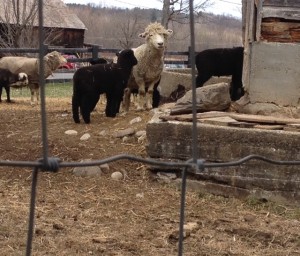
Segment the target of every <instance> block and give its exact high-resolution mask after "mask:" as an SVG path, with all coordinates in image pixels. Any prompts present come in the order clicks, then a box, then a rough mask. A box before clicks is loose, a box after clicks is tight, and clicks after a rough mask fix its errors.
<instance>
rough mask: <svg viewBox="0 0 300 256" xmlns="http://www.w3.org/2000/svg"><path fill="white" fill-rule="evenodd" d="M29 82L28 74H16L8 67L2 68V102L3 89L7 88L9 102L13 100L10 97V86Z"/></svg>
mask: <svg viewBox="0 0 300 256" xmlns="http://www.w3.org/2000/svg"><path fill="white" fill-rule="evenodd" d="M27 84H28V76H27V74H25V73H19V74H14V73H12V72H10V71H9V70H8V69H5V68H0V102H2V99H1V96H2V90H3V88H4V89H5V92H6V97H7V102H11V99H10V86H11V85H15V86H24V85H27Z"/></svg>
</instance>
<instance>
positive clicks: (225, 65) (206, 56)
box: [195, 47, 244, 101]
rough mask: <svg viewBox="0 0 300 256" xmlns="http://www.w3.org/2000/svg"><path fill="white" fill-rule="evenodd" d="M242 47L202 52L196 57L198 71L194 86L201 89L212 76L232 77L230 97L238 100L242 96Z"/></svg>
mask: <svg viewBox="0 0 300 256" xmlns="http://www.w3.org/2000/svg"><path fill="white" fill-rule="evenodd" d="M243 58H244V47H234V48H216V49H208V50H204V51H202V52H200V53H198V54H197V55H196V59H195V63H196V68H197V70H198V76H197V79H196V86H197V87H201V86H203V84H204V83H205V82H206V81H207V80H208V79H210V78H211V77H212V76H229V75H231V76H232V79H231V87H230V97H231V100H233V101H235V100H238V99H239V98H240V97H242V96H243V95H244V89H243V84H242V72H243Z"/></svg>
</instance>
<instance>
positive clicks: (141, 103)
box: [123, 22, 173, 112]
mask: <svg viewBox="0 0 300 256" xmlns="http://www.w3.org/2000/svg"><path fill="white" fill-rule="evenodd" d="M172 34H173V31H172V30H171V29H165V28H164V27H163V26H162V25H161V24H160V23H158V22H154V23H150V24H149V25H148V26H147V27H146V29H145V31H144V32H143V33H141V34H140V35H139V37H141V38H145V40H146V43H144V44H142V45H140V46H139V47H137V48H134V49H133V50H134V55H135V57H136V58H137V60H138V64H137V65H136V66H134V67H133V69H132V73H131V77H130V79H129V81H128V85H127V87H128V88H129V90H125V93H124V102H123V107H124V110H125V112H127V111H128V110H129V105H130V93H131V90H133V89H138V94H139V97H138V98H139V100H138V106H137V109H138V110H143V109H144V108H145V107H146V108H147V109H152V101H153V98H152V95H153V88H154V85H155V84H156V83H157V82H159V80H160V76H161V73H162V71H163V67H164V52H165V49H166V44H167V41H168V38H169V37H170V36H171V35H172Z"/></svg>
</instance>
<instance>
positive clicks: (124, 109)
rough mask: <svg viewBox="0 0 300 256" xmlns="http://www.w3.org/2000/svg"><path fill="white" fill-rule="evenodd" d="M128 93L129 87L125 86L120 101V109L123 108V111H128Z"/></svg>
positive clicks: (129, 93)
mask: <svg viewBox="0 0 300 256" xmlns="http://www.w3.org/2000/svg"><path fill="white" fill-rule="evenodd" d="M130 95H131V91H130V89H129V88H125V90H124V97H123V102H122V109H123V112H125V113H126V112H128V111H129V106H130Z"/></svg>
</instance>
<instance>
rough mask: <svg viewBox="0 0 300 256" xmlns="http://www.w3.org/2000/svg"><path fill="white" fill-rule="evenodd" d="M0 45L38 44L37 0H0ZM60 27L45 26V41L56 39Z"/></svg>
mask: <svg viewBox="0 0 300 256" xmlns="http://www.w3.org/2000/svg"><path fill="white" fill-rule="evenodd" d="M1 5H2V6H1V9H2V10H0V47H2V48H20V47H37V46H38V29H37V24H38V22H37V19H38V17H37V16H38V0H1ZM60 32H61V29H57V28H46V29H45V43H49V42H51V41H54V40H57V38H58V37H59V36H60Z"/></svg>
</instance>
